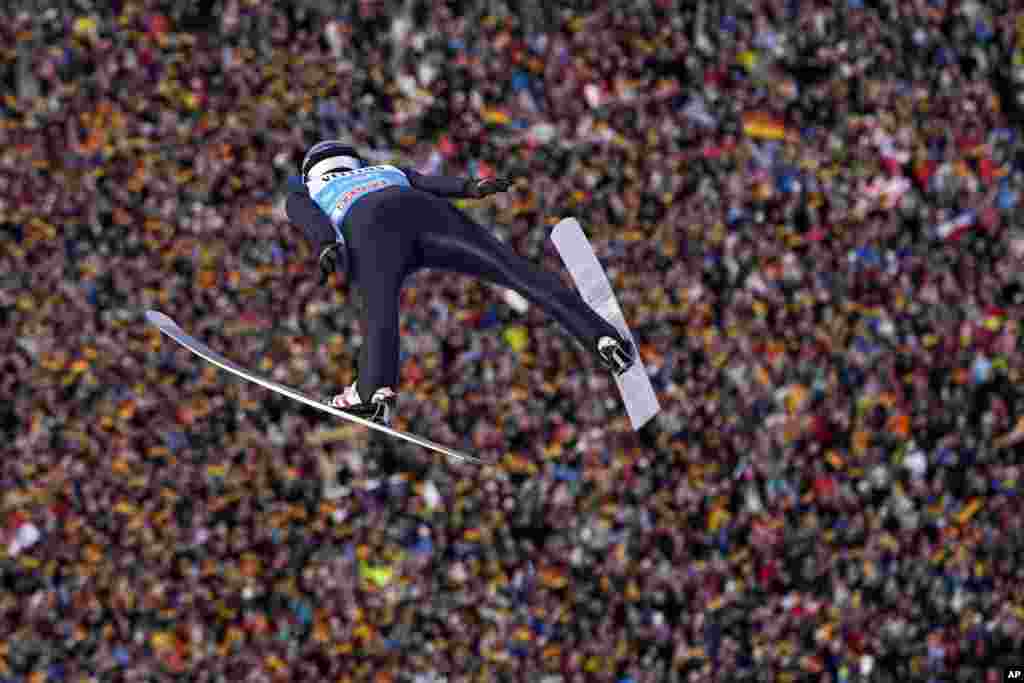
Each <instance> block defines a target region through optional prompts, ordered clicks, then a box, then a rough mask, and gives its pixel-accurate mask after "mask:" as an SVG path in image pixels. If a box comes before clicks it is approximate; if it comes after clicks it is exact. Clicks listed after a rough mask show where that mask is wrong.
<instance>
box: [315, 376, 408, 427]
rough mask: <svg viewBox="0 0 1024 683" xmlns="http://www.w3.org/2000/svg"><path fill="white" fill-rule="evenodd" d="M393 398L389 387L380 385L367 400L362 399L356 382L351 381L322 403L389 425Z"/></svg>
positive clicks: (392, 410) (393, 407)
mask: <svg viewBox="0 0 1024 683" xmlns="http://www.w3.org/2000/svg"><path fill="white" fill-rule="evenodd" d="M395 398H396V397H395V392H394V391H392V390H391V389H390V388H389V387H381V388H380V389H378V390H377V391H375V392H373V396H372V397H371V398H370V400H369V401H363V399H362V398H361V397H360V396H359V391H358V390H357V389H356V382H353V383H352V385H351V386H350V387H348V388H347V389H345V391H344V392H343V393H341V394H338V395H337V396H335V397H334V398H330V399H327V400H325V401H324V403H326V404H327V405H329V406H332V407H334V408H338V409H339V410H344V411H345V412H346V413H351V414H352V415H355V416H356V417H361V418H363V419H364V420H370V421H372V422H376V423H377V424H379V425H383V426H385V427H390V426H391V417H392V415H393V414H394V411H395Z"/></svg>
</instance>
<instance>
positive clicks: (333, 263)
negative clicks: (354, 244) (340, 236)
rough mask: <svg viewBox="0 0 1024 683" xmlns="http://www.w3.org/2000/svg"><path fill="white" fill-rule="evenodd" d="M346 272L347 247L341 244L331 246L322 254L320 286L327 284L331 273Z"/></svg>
mask: <svg viewBox="0 0 1024 683" xmlns="http://www.w3.org/2000/svg"><path fill="white" fill-rule="evenodd" d="M342 270H345V245H344V244H342V243H341V242H335V243H334V244H329V245H327V246H326V247H324V248H323V251H321V252H320V285H321V286H323V285H325V284H327V278H329V277H330V276H331V273H337V272H338V271H342Z"/></svg>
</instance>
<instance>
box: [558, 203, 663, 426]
mask: <svg viewBox="0 0 1024 683" xmlns="http://www.w3.org/2000/svg"><path fill="white" fill-rule="evenodd" d="M551 241H552V242H554V244H555V248H556V249H557V250H558V255H559V256H561V257H562V262H563V263H564V264H565V267H566V269H567V270H568V271H569V275H571V276H572V279H573V281H574V282H575V283H576V289H578V290H579V293H580V296H582V297H583V300H584V301H585V302H586V303H587V305H588V306H590V307H591V308H592V309H594V311H595V312H596V313H597V314H598V315H600V316H601V317H602V318H604V319H605V320H607V321H608V322H609V323H611V324H612V325H613V326H614V327H615V329H617V330H618V331H619V332H620V333H621V334H622V336H623V337H625V338H626V339H628V340H629V341H630V343H632V344H633V348H634V349H635V350H636V362H635V363H633V365H632V367H630V369H629V370H627V371H626V372H625V373H623V374H622V375H618V376H617V377H616V378H615V384H616V385H617V386H618V388H619V394H621V396H622V402H623V404H625V406H626V413H627V414H628V415H629V421H630V423H631V424H632V425H633V430H634V431H636V430H639V429H640V428H641V427H643V426H644V425H645V424H646V423H647V422H648V421H649V420H650V419H651V418H653V417H654V416H655V415H657V414H658V412H659V411H660V410H661V406H660V405H659V404H658V397H657V396H656V395H655V393H654V387H653V386H652V385H651V379H650V377H649V376H648V374H647V367H646V366H645V365H644V362H643V359H642V358H641V357H640V348H639V346H638V345H637V344H636V342H635V340H634V339H633V333H632V332H631V331H630V329H629V325H627V324H626V318H625V316H624V315H623V314H622V309H621V308H620V307H619V301H618V299H616V298H615V293H614V292H613V291H612V285H611V282H609V280H608V275H607V274H605V270H604V268H603V267H602V266H601V263H600V262H599V261H598V260H597V254H595V253H594V248H593V247H592V246H591V244H590V240H588V239H587V236H586V234H584V232H583V228H582V227H581V226H580V223H579V221H578V220H576V219H575V218H566V219H563V220H562V221H560V222H559V223H558V225H556V226H555V227H554V229H553V230H552V231H551Z"/></svg>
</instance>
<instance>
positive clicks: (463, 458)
mask: <svg viewBox="0 0 1024 683" xmlns="http://www.w3.org/2000/svg"><path fill="white" fill-rule="evenodd" d="M146 321H147V322H148V323H149V324H150V325H152V326H154V327H155V328H157V329H158V330H160V332H162V333H163V334H165V335H166V336H168V337H170V338H171V339H173V340H174V341H176V342H177V343H178V344H180V345H181V346H183V347H185V348H186V349H188V350H189V351H191V352H192V353H194V354H195V355H197V356H199V357H200V358H202V359H203V360H205V361H207V362H209V363H213V364H214V365H216V366H217V367H219V368H221V369H222V370H226V371H228V372H230V373H232V374H233V375H235V376H237V377H241V378H242V379H244V380H248V381H249V382H253V383H255V384H258V385H260V386H261V387H263V388H265V389H270V390H271V391H273V392H276V393H278V394H281V395H282V396H287V397H288V398H290V399H292V400H295V401H298V402H299V403H305V404H306V405H307V406H310V407H312V408H316V409H317V410H320V411H323V412H325V413H328V414H329V415H333V416H335V417H340V418H342V419H343V420H348V421H349V422H354V423H356V424H360V425H362V426H364V427H369V428H370V429H374V430H376V431H378V432H383V433H385V434H388V435H390V436H393V437H395V438H396V439H402V440H403V441H408V442H409V443H413V444H416V445H417V446H421V447H423V448H426V449H428V450H431V451H434V452H435V453H440V454H441V455H444V456H446V457H448V458H450V459H452V460H455V461H458V462H471V463H476V464H478V465H486V464H488V463H486V462H484V461H483V460H481V459H480V458H477V457H474V456H472V455H469V454H467V453H463V452H461V451H457V450H455V449H452V448H448V447H447V446H444V445H442V444H439V443H437V442H435V441H431V440H430V439H425V438H423V437H421V436H416V435H415V434H409V433H408V432H403V431H401V430H399V429H394V428H392V427H387V426H385V425H381V424H377V423H376V422H373V421H371V420H365V419H363V418H361V417H357V416H356V415H352V414H350V413H346V412H345V411H343V410H339V409H338V408H335V407H334V406H331V405H328V404H326V403H324V402H323V401H321V400H319V399H316V398H313V397H312V396H309V395H307V394H304V393H302V392H301V391H298V390H297V389H293V388H291V387H288V386H285V385H283V384H281V383H280V382H275V381H274V380H272V379H268V378H266V377H263V376H262V375H259V374H257V373H255V372H252V371H250V370H247V369H246V368H243V367H242V366H241V365H239V364H237V363H235V362H234V361H232V360H231V359H229V358H226V357H224V356H222V355H221V354H219V353H217V352H216V351H214V350H213V349H211V348H210V347H209V346H207V345H206V344H204V343H203V342H201V341H199V340H198V339H196V338H195V337H193V336H192V335H190V334H188V333H187V332H185V330H183V329H181V327H179V326H178V324H177V323H176V322H174V320H172V319H171V318H170V317H169V316H167V315H165V314H163V313H161V312H159V311H146Z"/></svg>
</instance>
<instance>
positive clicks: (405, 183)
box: [285, 166, 621, 400]
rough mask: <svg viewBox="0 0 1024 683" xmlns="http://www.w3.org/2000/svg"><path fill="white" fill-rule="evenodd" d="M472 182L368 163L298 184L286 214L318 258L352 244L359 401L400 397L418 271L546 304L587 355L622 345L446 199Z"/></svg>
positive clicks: (348, 254) (564, 290) (565, 292)
mask: <svg viewBox="0 0 1024 683" xmlns="http://www.w3.org/2000/svg"><path fill="white" fill-rule="evenodd" d="M466 186H467V184H466V180H465V179H463V178H454V177H448V176H426V175H422V174H420V173H417V172H416V171H413V170H409V169H399V168H397V167H394V166H370V167H367V168H361V169H358V170H355V171H347V172H344V173H336V174H330V175H329V176H325V177H324V178H322V179H321V178H318V179H316V181H313V182H310V186H309V187H308V188H307V187H306V186H305V185H299V184H296V185H295V186H294V187H293V188H292V190H291V192H290V193H289V195H288V198H287V200H286V204H285V210H286V213H287V215H288V219H289V221H291V222H292V223H293V224H295V225H296V226H298V227H300V228H302V230H303V232H304V233H305V235H306V237H307V239H308V240H309V241H310V242H311V243H312V246H313V247H314V248H315V249H316V251H317V252H319V251H320V250H321V249H322V248H323V247H324V246H326V245H328V244H331V243H334V242H337V241H340V242H343V243H344V247H343V249H342V251H343V252H344V262H345V268H346V269H347V271H348V279H349V282H350V285H351V286H353V287H355V288H356V290H357V291H358V292H359V294H360V295H361V297H362V300H363V308H362V311H361V322H362V330H363V337H364V341H363V345H362V349H361V350H360V356H359V365H358V391H359V395H360V396H362V397H364V398H363V400H368V397H370V396H372V395H373V394H374V392H375V391H376V390H377V389H379V388H381V387H393V388H395V389H396V390H397V386H398V376H399V301H400V299H399V295H400V292H401V288H402V283H403V282H404V280H405V279H406V277H408V276H409V275H410V274H412V273H414V272H416V271H418V270H420V269H424V268H429V269H435V270H444V271H450V272H455V273H460V274H463V275H468V276H471V277H475V278H479V279H482V280H485V281H487V282H491V283H494V284H496V285H498V286H500V287H505V288H508V289H512V290H514V291H516V292H518V293H519V294H521V295H522V296H523V297H524V298H525V299H527V300H528V301H530V302H532V303H533V304H535V305H536V306H539V307H540V308H541V309H542V310H544V311H545V312H547V313H548V314H549V315H550V316H552V317H553V318H554V319H555V320H556V321H558V322H559V324H561V325H562V326H563V327H564V328H565V329H566V330H568V331H569V332H570V333H571V334H572V335H573V336H574V337H576V339H577V340H579V342H580V343H582V344H583V345H584V346H585V347H586V348H591V349H592V348H594V347H595V344H596V342H597V340H598V339H599V338H601V337H602V336H610V337H612V338H613V339H620V337H621V335H620V334H619V333H618V332H617V331H616V329H615V328H614V327H613V326H612V325H610V324H609V323H608V322H606V321H605V320H604V319H603V318H601V317H600V316H599V315H598V314H597V313H595V312H594V311H593V310H592V309H591V308H590V307H589V306H588V305H587V304H586V303H585V302H584V301H583V299H582V298H581V297H580V296H579V295H578V294H577V293H576V292H575V291H573V290H571V289H569V288H568V287H566V286H565V285H564V284H563V283H562V281H561V280H560V279H559V278H558V277H557V276H556V275H554V274H552V273H549V272H547V271H545V270H544V269H542V268H540V267H538V266H536V265H534V264H533V263H531V262H530V261H528V260H526V259H525V258H523V257H521V256H519V255H518V254H517V253H516V252H515V251H513V250H512V249H511V248H510V247H508V246H506V245H505V244H504V243H502V242H501V241H499V240H498V239H497V238H496V237H495V236H494V235H492V234H491V233H490V232H489V231H488V230H487V229H486V228H484V227H482V226H481V225H479V224H478V223H476V222H475V221H473V220H472V219H471V218H470V217H469V216H467V215H466V214H465V213H463V212H462V211H460V210H459V209H458V208H456V207H455V206H454V205H452V204H451V203H450V202H449V201H447V198H460V197H464V196H465V191H466Z"/></svg>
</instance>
